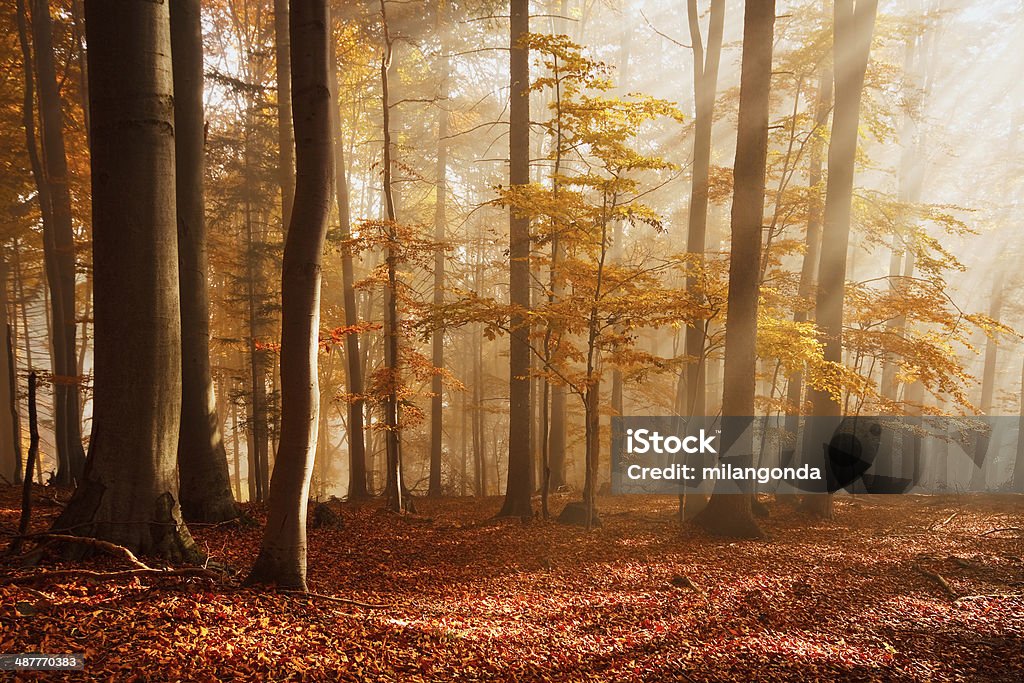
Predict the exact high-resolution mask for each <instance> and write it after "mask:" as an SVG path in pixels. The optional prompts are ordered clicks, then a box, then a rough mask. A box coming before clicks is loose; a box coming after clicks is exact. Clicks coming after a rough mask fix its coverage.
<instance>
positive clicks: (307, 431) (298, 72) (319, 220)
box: [246, 0, 333, 590]
mask: <svg viewBox="0 0 1024 683" xmlns="http://www.w3.org/2000/svg"><path fill="white" fill-rule="evenodd" d="M289 28H290V30H291V35H292V36H294V37H295V40H294V42H293V43H292V46H291V61H292V66H293V68H292V72H291V78H292V88H293V92H294V93H295V97H294V100H293V102H292V108H293V116H294V120H295V161H296V175H295V180H296V182H295V199H296V201H295V210H294V211H293V212H292V216H291V223H290V225H289V226H288V237H287V239H286V240H285V248H284V261H283V266H282V275H281V438H280V442H279V443H280V447H279V450H278V452H277V457H276V458H275V461H274V474H273V480H272V481H271V484H270V501H269V506H268V510H269V512H268V516H267V526H266V529H265V531H264V536H263V545H262V547H261V548H260V554H259V556H258V557H257V558H256V563H255V564H254V566H253V568H252V571H251V572H250V573H249V576H248V578H247V579H246V582H247V583H250V584H252V583H274V584H277V585H278V586H280V587H283V588H295V589H298V590H305V589H306V510H307V501H308V499H309V483H310V477H311V476H312V473H313V463H314V457H315V455H316V442H317V431H318V418H319V410H320V388H319V379H318V377H317V353H318V351H319V346H320V344H319V332H320V280H321V261H322V255H323V250H324V241H325V238H326V236H327V216H328V213H329V212H330V202H331V167H332V162H333V158H332V154H331V146H330V145H331V118H330V99H331V96H330V93H331V88H330V83H329V77H328V67H327V54H328V52H327V44H328V41H329V35H330V22H329V21H328V13H327V3H326V0H305V1H303V2H295V3H293V4H292V7H291V10H290V12H289Z"/></svg>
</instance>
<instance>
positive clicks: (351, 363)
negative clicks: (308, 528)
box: [331, 40, 369, 499]
mask: <svg viewBox="0 0 1024 683" xmlns="http://www.w3.org/2000/svg"><path fill="white" fill-rule="evenodd" d="M331 64H332V66H333V68H334V72H335V73H334V79H333V81H332V82H333V83H334V86H335V92H334V96H333V97H332V99H331V112H332V115H333V117H334V119H333V120H334V187H335V192H334V195H335V199H336V200H337V203H338V220H339V222H340V224H341V237H342V239H343V240H349V239H351V237H352V218H351V214H350V208H349V194H348V175H347V174H346V167H347V166H346V164H345V145H344V144H343V142H342V139H341V106H340V103H339V102H338V96H339V94H340V92H341V81H340V80H339V73H338V57H337V54H336V49H335V41H333V40H332V41H331ZM354 282H355V273H354V269H353V264H352V250H351V248H350V247H349V246H348V245H346V246H345V247H344V248H343V249H342V252H341V287H342V296H343V298H344V304H345V325H346V326H348V327H350V328H351V327H354V326H355V325H356V324H357V323H358V322H359V311H358V309H357V307H356V290H355V285H354ZM360 361H361V356H360V353H359V335H358V334H356V333H354V332H353V333H350V334H349V335H347V336H346V337H345V368H346V371H347V374H348V393H349V401H348V447H349V458H348V465H349V484H348V497H349V498H350V499H360V498H366V497H367V495H369V493H368V491H367V488H366V434H365V432H364V430H363V411H364V406H365V401H364V400H363V369H362V364H361V362H360Z"/></svg>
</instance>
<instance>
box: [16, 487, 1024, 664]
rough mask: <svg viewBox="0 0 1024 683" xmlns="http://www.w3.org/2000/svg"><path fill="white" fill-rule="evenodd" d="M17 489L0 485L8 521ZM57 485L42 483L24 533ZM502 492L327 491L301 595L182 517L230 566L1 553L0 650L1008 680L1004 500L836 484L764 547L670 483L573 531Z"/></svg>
mask: <svg viewBox="0 0 1024 683" xmlns="http://www.w3.org/2000/svg"><path fill="white" fill-rule="evenodd" d="M18 496H19V494H18V492H17V491H15V490H14V489H13V488H11V487H6V488H0V531H2V533H3V534H5V535H9V534H10V533H13V530H14V528H16V525H17V516H18V509H19V504H20V503H19V498H18ZM67 496H68V492H66V491H55V490H53V489H41V488H40V489H37V496H36V497H37V503H36V513H35V514H36V516H35V519H34V523H33V528H34V529H35V530H40V531H42V530H45V527H46V524H47V523H48V522H49V521H51V520H52V519H53V517H54V516H55V515H56V513H57V512H58V511H59V505H60V501H61V500H63V499H66V498H67ZM568 500H570V498H569V497H568V496H557V497H555V499H554V501H553V506H552V507H553V508H554V510H556V511H557V510H559V509H560V508H561V506H562V504H563V503H564V502H566V501H568ZM500 502H501V501H500V499H498V498H487V499H483V500H471V499H448V500H440V501H431V500H418V501H417V504H418V506H419V509H420V514H419V515H415V516H406V517H399V516H395V515H391V514H387V513H384V512H382V511H381V510H380V507H381V505H380V503H379V502H371V503H366V504H358V505H356V504H351V505H350V504H345V503H333V504H332V505H333V508H334V509H335V510H336V511H337V512H338V513H339V515H340V518H341V523H342V526H341V527H340V528H336V529H319V530H311V531H310V540H309V543H310V548H309V583H310V590H311V591H313V592H315V593H316V594H317V596H313V597H309V596H303V595H298V594H280V593H273V592H265V591H257V590H250V589H242V588H239V587H238V584H239V582H240V579H241V578H242V577H243V576H244V572H245V570H246V569H247V568H248V567H249V566H250V565H251V563H252V561H253V559H254V558H255V555H256V552H257V549H258V547H259V543H260V538H261V533H262V529H261V527H259V526H241V525H237V524H231V525H221V526H206V527H203V526H194V527H193V528H192V533H193V536H194V537H195V539H196V541H197V542H198V544H199V545H200V546H201V547H202V548H203V549H205V551H206V552H207V553H208V554H209V557H210V558H211V559H213V560H216V561H218V562H224V563H227V564H229V565H231V566H233V567H236V568H238V570H239V573H238V574H237V575H236V576H235V577H233V578H231V579H229V580H227V581H222V582H216V581H214V580H211V579H208V578H181V577H177V578H171V577H156V578H153V577H148V576H146V577H138V576H133V577H128V578H115V579H111V578H96V577H89V576H86V575H81V576H72V577H65V578H59V579H57V578H55V579H50V580H46V581H38V580H35V581H28V580H25V579H24V578H22V579H21V580H20V581H19V582H17V583H14V584H11V583H9V582H10V580H11V579H12V578H15V577H29V576H31V574H30V572H31V571H32V570H27V569H23V568H18V567H17V566H16V565H15V564H12V561H11V560H6V561H5V564H4V565H2V566H0V583H3V582H4V581H7V582H8V584H7V585H2V586H0V652H2V653H14V652H46V653H72V652H80V653H84V654H85V660H86V665H85V666H86V673H85V675H84V676H83V674H77V673H73V674H59V675H55V674H49V676H48V677H47V678H46V679H47V680H49V679H50V677H57V678H61V677H66V678H67V679H70V680H75V679H83V678H86V677H88V678H89V679H96V680H112V681H128V680H146V681H172V680H185V681H227V680H312V681H321V680H323V681H327V680H330V681H476V680H510V681H534V680H557V681H665V680H674V681H721V680H734V681H754V680H790V681H820V680H828V679H839V680H849V681H853V680H864V681H868V680H870V681H894V680H907V681H911V680H912V681H945V680H950V681H952V680H965V681H979V680H987V681H1020V680H1024V566H1022V560H1021V557H1022V555H1024V530H1022V529H1024V500H1022V499H1021V498H1019V497H1017V498H1013V497H998V496H959V497H956V496H948V497H910V496H904V497H896V496H893V497H874V498H858V499H856V500H851V499H850V498H844V499H842V500H838V501H837V503H836V519H835V520H834V521H830V522H821V521H817V522H815V521H809V520H808V519H807V518H805V517H803V516H802V515H800V514H799V513H797V512H795V511H793V510H792V509H790V508H789V507H787V506H785V505H781V504H780V505H773V506H772V515H771V517H770V518H769V519H767V520H763V524H762V525H763V528H764V529H765V531H766V533H767V535H768V537H767V539H766V540H764V541H729V540H723V539H718V538H712V537H708V536H706V535H705V534H703V533H702V532H700V531H699V530H697V529H694V528H692V527H690V526H689V525H687V526H684V527H682V528H680V527H679V526H678V524H677V523H676V522H675V511H676V499H675V498H673V497H665V496H661V497H655V496H652V497H616V498H613V497H609V498H601V499H600V502H599V506H600V508H601V509H602V512H603V520H604V527H603V528H602V529H598V530H595V531H592V532H590V533H588V532H586V531H584V530H583V529H580V528H574V527H567V526H562V525H559V524H556V523H554V522H544V521H540V520H537V521H533V522H531V523H527V524H524V523H522V522H521V521H520V520H518V519H516V520H493V519H492V516H493V515H494V514H495V513H496V512H497V510H498V508H499V505H500ZM245 507H246V509H247V511H248V512H249V513H250V514H251V515H252V516H253V517H254V518H255V519H256V520H257V521H259V522H260V523H262V522H263V520H264V518H265V517H264V514H263V510H262V508H261V507H260V506H258V505H246V506H245ZM5 540H6V539H5ZM44 564H45V566H43V567H41V568H37V569H36V570H35V571H44V570H52V569H56V568H58V566H57V565H54V564H53V563H52V561H47V562H45V563H44ZM62 567H63V568H71V567H70V566H62ZM74 568H76V569H91V570H96V571H116V570H123V569H127V568H130V567H129V566H127V565H126V563H125V561H124V560H122V559H117V558H113V557H98V558H96V559H92V560H89V561H87V562H84V563H79V564H76V565H74ZM323 596H335V597H337V598H345V599H350V600H356V601H359V602H362V603H366V604H367V605H372V607H367V606H359V605H355V604H348V603H342V602H337V601H334V600H329V599H327V598H325V597H323ZM2 675H3V674H0V677H2ZM35 676H37V677H38V678H40V679H43V678H44V675H43V674H35Z"/></svg>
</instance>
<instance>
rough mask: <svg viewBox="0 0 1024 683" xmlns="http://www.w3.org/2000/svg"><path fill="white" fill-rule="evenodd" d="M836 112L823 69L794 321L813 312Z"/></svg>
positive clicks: (789, 418) (799, 382)
mask: <svg viewBox="0 0 1024 683" xmlns="http://www.w3.org/2000/svg"><path fill="white" fill-rule="evenodd" d="M831 110H832V71H831V69H827V68H824V67H822V68H821V70H820V73H819V77H818V93H817V97H816V98H815V102H814V129H813V135H814V138H813V140H812V141H811V150H810V156H809V163H808V165H809V168H808V171H807V185H808V188H809V190H810V199H809V201H808V206H807V234H806V236H805V238H804V245H805V249H804V258H803V264H802V266H801V268H800V283H799V285H798V286H797V296H798V297H799V303H798V305H797V310H796V311H795V312H794V313H793V322H796V323H804V322H807V319H808V313H809V311H808V310H807V308H806V303H805V302H809V301H810V299H811V297H812V296H813V294H814V283H815V280H816V279H817V277H818V256H819V254H820V253H821V227H822V218H823V214H822V209H823V203H822V194H821V188H820V185H821V181H822V175H821V170H822V161H823V156H824V149H825V145H824V137H823V131H824V129H825V126H827V125H828V119H829V114H830V113H831ZM803 379H804V376H803V373H802V372H799V371H798V372H794V373H793V374H792V375H790V377H789V381H788V383H787V385H786V432H787V434H789V435H791V436H792V438H793V446H792V448H786V449H783V452H782V464H783V465H786V464H788V463H789V462H791V461H792V459H793V456H794V455H795V454H796V445H797V444H796V442H797V435H798V432H799V426H800V415H801V414H802V413H803V395H804V393H803Z"/></svg>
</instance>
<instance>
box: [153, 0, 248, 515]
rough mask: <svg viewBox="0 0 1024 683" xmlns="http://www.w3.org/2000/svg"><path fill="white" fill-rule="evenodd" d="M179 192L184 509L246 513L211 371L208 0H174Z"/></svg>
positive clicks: (180, 469) (180, 471) (180, 453)
mask: <svg viewBox="0 0 1024 683" xmlns="http://www.w3.org/2000/svg"><path fill="white" fill-rule="evenodd" d="M170 13H171V54H172V55H173V62H174V133H175V134H174V153H175V168H176V175H175V192H176V195H177V217H178V277H179V290H180V299H181V431H180V435H179V437H178V474H179V477H180V482H181V483H180V492H181V493H180V497H181V513H182V515H184V517H185V519H187V520H189V521H197V522H223V521H225V520H228V519H233V518H235V517H237V516H238V511H237V510H236V509H235V501H234V499H233V498H232V495H231V480H230V477H229V475H228V460H227V453H226V452H225V451H224V438H223V436H222V435H221V431H220V419H219V418H218V417H217V402H216V398H215V397H214V394H213V379H212V377H211V376H210V346H209V341H210V312H209V303H208V301H207V291H206V288H207V278H206V269H207V266H206V219H205V216H204V214H203V211H204V206H203V170H204V165H205V163H204V156H205V151H204V149H203V147H204V143H205V140H204V137H205V136H204V134H203V128H204V125H205V119H204V116H203V29H202V23H201V17H200V0H173V1H172V2H171V3H170Z"/></svg>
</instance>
